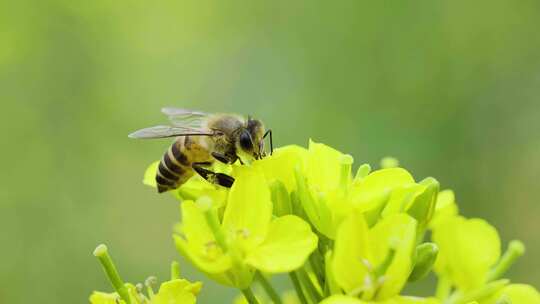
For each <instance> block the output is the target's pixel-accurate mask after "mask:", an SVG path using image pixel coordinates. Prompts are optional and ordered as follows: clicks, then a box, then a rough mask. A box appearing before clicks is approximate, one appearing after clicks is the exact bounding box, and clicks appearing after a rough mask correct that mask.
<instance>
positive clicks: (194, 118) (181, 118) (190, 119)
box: [161, 107, 210, 129]
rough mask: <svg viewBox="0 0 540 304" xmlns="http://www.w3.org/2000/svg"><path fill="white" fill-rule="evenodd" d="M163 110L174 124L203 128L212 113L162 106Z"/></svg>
mask: <svg viewBox="0 0 540 304" xmlns="http://www.w3.org/2000/svg"><path fill="white" fill-rule="evenodd" d="M161 112H162V113H163V114H165V115H167V116H168V117H169V120H170V122H171V124H172V125H173V126H177V127H188V128H195V129H199V128H203V127H204V123H205V121H206V120H207V118H208V116H210V114H208V113H204V112H200V111H193V110H187V109H180V108H173V107H168V108H162V109H161Z"/></svg>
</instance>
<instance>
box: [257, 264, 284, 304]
mask: <svg viewBox="0 0 540 304" xmlns="http://www.w3.org/2000/svg"><path fill="white" fill-rule="evenodd" d="M255 279H256V280H258V281H259V283H260V284H261V286H262V287H263V289H264V291H266V293H267V294H268V296H269V297H270V299H272V302H274V303H276V304H281V303H283V302H282V301H281V298H280V297H279V295H278V293H277V292H276V290H275V289H274V287H272V285H271V284H270V282H268V280H267V279H266V278H265V277H264V275H263V274H262V273H260V272H259V271H257V272H256V273H255Z"/></svg>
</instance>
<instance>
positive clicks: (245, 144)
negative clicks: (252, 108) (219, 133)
mask: <svg viewBox="0 0 540 304" xmlns="http://www.w3.org/2000/svg"><path fill="white" fill-rule="evenodd" d="M240 147H242V149H244V150H246V151H251V150H252V149H253V141H252V140H251V135H249V132H247V131H245V132H242V134H240Z"/></svg>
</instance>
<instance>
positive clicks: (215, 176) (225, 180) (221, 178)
mask: <svg viewBox="0 0 540 304" xmlns="http://www.w3.org/2000/svg"><path fill="white" fill-rule="evenodd" d="M209 164H210V163H207V162H203V163H193V164H192V165H191V167H192V168H193V170H195V172H197V174H199V175H200V176H201V177H202V178H204V179H206V180H207V181H209V182H211V183H212V184H216V185H220V186H223V187H226V188H230V187H232V185H233V183H234V178H233V177H232V176H229V175H227V174H224V173H216V172H214V171H212V170H208V169H206V168H203V166H208V165H209Z"/></svg>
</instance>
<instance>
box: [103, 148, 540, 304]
mask: <svg viewBox="0 0 540 304" xmlns="http://www.w3.org/2000/svg"><path fill="white" fill-rule="evenodd" d="M353 166H354V159H353V157H352V156H350V155H348V154H344V153H342V152H340V151H338V150H336V149H334V148H331V147H329V146H326V145H324V144H321V143H316V142H314V141H310V142H309V145H308V148H303V147H300V146H295V145H291V146H285V147H282V148H278V149H276V150H275V151H274V153H273V155H271V156H268V157H266V158H264V159H261V160H257V161H254V162H252V163H251V164H249V165H239V164H234V165H230V166H224V165H218V167H216V168H214V169H215V170H216V171H219V172H225V173H227V174H229V175H232V176H233V177H234V178H235V182H234V184H233V186H232V188H230V189H226V188H223V187H220V186H215V185H212V184H210V183H208V182H206V181H205V180H203V179H202V178H199V177H196V176H195V177H193V178H191V179H190V180H189V181H188V182H187V183H186V184H184V185H183V186H181V187H180V188H179V189H178V190H175V191H172V193H173V195H174V196H175V197H176V198H177V199H178V200H179V201H180V209H181V221H180V223H178V224H177V225H176V227H175V231H174V236H173V238H174V241H175V243H176V247H177V249H178V251H179V253H180V254H181V255H182V256H184V257H185V258H186V260H188V261H189V262H190V263H192V264H193V265H194V266H195V267H197V268H198V269H199V270H200V271H202V272H203V273H205V274H206V275H207V276H208V277H209V278H210V279H213V280H215V281H217V282H219V283H221V284H223V285H225V286H228V287H234V288H238V289H239V290H241V292H242V294H243V299H237V300H236V303H240V302H243V301H244V302H247V303H250V304H251V303H279V304H280V303H301V304H311V303H324V304H347V303H350V304H366V303H371V304H376V303H382V304H414V303H419V304H420V303H424V304H474V303H477V304H503V303H527V304H529V303H530V304H540V295H539V293H538V291H537V290H536V289H535V288H534V287H533V286H530V285H525V284H516V283H512V282H511V281H510V280H509V279H507V278H506V277H505V274H506V271H507V270H508V269H509V268H510V266H511V265H512V264H513V263H514V262H515V261H516V260H517V258H518V257H520V256H521V255H523V254H524V251H525V247H524V245H523V244H522V243H521V242H519V241H512V242H510V244H509V245H508V248H507V249H506V250H505V251H504V253H503V252H501V246H502V244H501V241H500V238H499V235H498V232H497V230H496V229H495V228H494V227H493V226H491V225H490V224H489V223H487V222H486V221H484V220H482V219H468V218H466V217H464V216H463V215H460V214H459V208H458V206H457V204H456V202H455V195H454V193H453V192H452V191H451V190H442V191H441V190H440V185H439V182H438V181H437V180H436V179H434V178H432V177H427V178H424V179H421V180H415V178H414V177H413V175H412V174H411V173H409V172H408V171H407V170H405V169H403V168H401V167H399V162H397V160H395V159H393V158H385V159H383V161H382V162H381V167H382V168H381V169H378V170H372V167H371V166H370V165H368V164H362V165H359V166H358V167H357V169H356V170H355V173H354V174H353ZM156 167H157V165H156V164H155V163H154V164H152V165H151V166H150V167H149V168H148V169H147V171H146V173H145V179H144V181H145V184H147V185H150V186H154V187H155V183H154V182H153V178H154V176H155V172H156ZM278 273H287V274H288V276H289V277H290V280H291V284H290V288H291V289H292V290H293V292H292V293H291V292H288V293H287V296H286V297H285V296H283V295H280V293H279V292H278V291H277V290H275V289H274V287H273V286H272V284H271V283H270V280H269V279H268V278H270V277H271V276H272V275H273V274H278ZM429 273H434V274H435V275H436V277H437V282H438V283H437V287H436V290H434V292H433V295H432V296H430V297H415V296H414V295H410V294H406V293H405V292H404V289H405V287H406V286H407V284H408V283H409V282H414V281H418V280H423V279H425V278H426V276H427V275H428V274H429ZM186 282H187V281H186ZM255 283H256V284H257V285H260V288H259V289H253V288H252V287H253V286H254V285H255ZM164 284H165V283H164ZM171 284H172V283H171ZM183 284H184V285H182V284H179V283H176V285H174V286H173V285H171V287H170V290H173V291H174V292H176V294H182V296H189V295H187V294H185V292H186V288H185V287H186V286H192V285H189V284H188V283H183ZM185 284H187V285H185ZM116 285H118V288H116V289H117V292H119V293H122V292H123V293H124V294H125V297H131V296H132V294H133V293H134V290H136V288H134V287H133V286H132V285H120V284H118V283H117V284H116ZM180 285H182V286H180ZM113 286H115V285H114V283H113ZM124 286H126V287H124ZM197 286H199V287H200V285H197ZM162 288H163V287H162ZM190 288H191V289H190ZM190 288H188V290H191V291H195V290H196V291H197V292H198V289H197V288H192V287H190ZM165 290H167V289H164V292H163V294H167V292H166V291H165ZM253 290H255V292H254V291H253ZM191 291H188V293H189V294H190V295H191V296H193V301H194V299H195V295H196V292H191ZM203 292H204V291H203ZM160 293H161V289H160V291H159V292H158V293H157V295H159V294H160ZM98 295H99V296H102V297H104V298H106V297H107V295H104V294H94V296H93V297H97V296H98ZM157 295H156V296H155V297H154V298H153V299H154V300H153V301H157V300H156V299H159V298H157ZM108 296H109V297H110V295H108ZM190 299H191V298H190ZM104 301H105V300H104ZM96 303H107V302H96ZM151 303H154V302H151ZM155 303H158V302H155ZM170 303H175V302H170ZM186 303H191V302H186Z"/></svg>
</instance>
